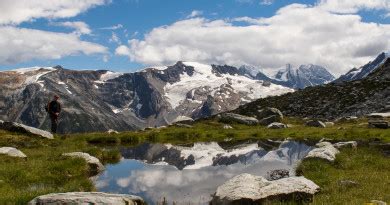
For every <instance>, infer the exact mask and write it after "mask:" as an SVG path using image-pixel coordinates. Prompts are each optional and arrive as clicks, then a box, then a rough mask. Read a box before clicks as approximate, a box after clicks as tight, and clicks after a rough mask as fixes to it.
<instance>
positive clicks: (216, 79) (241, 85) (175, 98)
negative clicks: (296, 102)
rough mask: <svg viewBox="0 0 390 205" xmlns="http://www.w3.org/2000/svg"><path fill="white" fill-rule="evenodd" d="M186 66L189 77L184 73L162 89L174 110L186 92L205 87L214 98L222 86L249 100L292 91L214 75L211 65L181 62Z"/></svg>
mask: <svg viewBox="0 0 390 205" xmlns="http://www.w3.org/2000/svg"><path fill="white" fill-rule="evenodd" d="M183 64H184V65H186V66H192V67H193V68H194V73H193V74H192V76H189V75H188V74H187V73H186V72H184V73H183V74H181V75H180V81H178V82H175V83H173V84H169V83H168V84H166V86H165V87H164V91H165V97H166V99H167V100H168V102H169V103H170V104H171V106H172V108H176V107H178V106H179V105H180V103H181V102H182V101H184V100H185V99H186V95H187V93H188V92H190V91H192V90H194V89H196V88H199V87H201V86H207V87H209V88H210V95H212V96H214V94H215V93H216V92H218V91H219V89H220V87H221V86H222V85H224V84H228V85H230V86H231V87H232V88H233V89H234V91H236V92H242V93H246V94H247V97H248V98H250V99H251V100H255V99H258V98H263V97H267V96H270V95H281V94H284V93H287V92H292V91H293V90H292V89H289V88H286V87H284V86H280V85H275V84H271V85H270V86H263V81H258V80H254V79H251V78H248V77H245V76H241V75H237V74H236V75H230V74H218V75H217V74H216V73H214V72H213V68H212V66H211V65H205V64H201V63H197V62H183Z"/></svg>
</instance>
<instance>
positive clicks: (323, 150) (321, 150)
mask: <svg viewBox="0 0 390 205" xmlns="http://www.w3.org/2000/svg"><path fill="white" fill-rule="evenodd" d="M338 153H339V150H338V149H336V148H335V147H334V146H333V145H332V144H331V143H330V142H320V143H317V144H316V148H314V149H313V150H311V151H310V152H309V153H308V154H307V155H306V157H305V159H308V158H319V159H325V160H328V161H330V162H333V161H334V160H335V159H336V154H338Z"/></svg>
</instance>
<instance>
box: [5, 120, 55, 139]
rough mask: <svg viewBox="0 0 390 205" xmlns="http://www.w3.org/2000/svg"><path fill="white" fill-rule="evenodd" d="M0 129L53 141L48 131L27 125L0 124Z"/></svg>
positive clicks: (14, 123)
mask: <svg viewBox="0 0 390 205" xmlns="http://www.w3.org/2000/svg"><path fill="white" fill-rule="evenodd" d="M0 129H3V130H8V131H11V132H19V133H26V134H31V135H36V136H39V137H43V138H47V139H54V138H53V134H51V133H50V132H48V131H45V130H41V129H38V128H35V127H30V126H27V125H23V124H20V123H17V122H0Z"/></svg>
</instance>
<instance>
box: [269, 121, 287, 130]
mask: <svg viewBox="0 0 390 205" xmlns="http://www.w3.org/2000/svg"><path fill="white" fill-rule="evenodd" d="M267 128H268V129H283V128H287V125H285V124H283V123H280V122H273V123H271V124H269V125H268V126H267Z"/></svg>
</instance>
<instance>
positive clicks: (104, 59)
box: [102, 55, 110, 63]
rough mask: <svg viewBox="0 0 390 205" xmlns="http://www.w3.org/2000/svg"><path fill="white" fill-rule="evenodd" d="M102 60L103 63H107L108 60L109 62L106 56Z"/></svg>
mask: <svg viewBox="0 0 390 205" xmlns="http://www.w3.org/2000/svg"><path fill="white" fill-rule="evenodd" d="M102 60H103V62H105V63H107V62H108V60H110V57H109V56H108V55H104V56H103V58H102Z"/></svg>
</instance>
